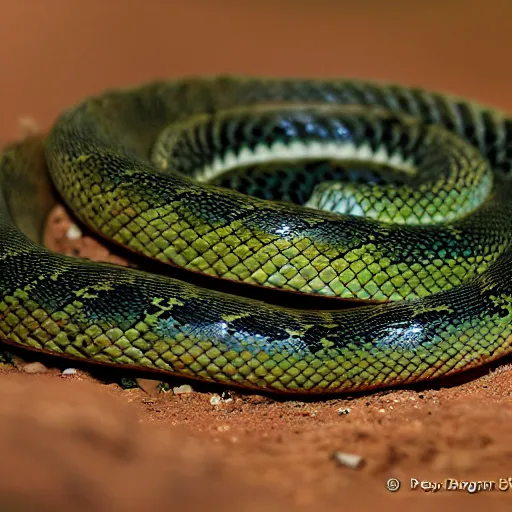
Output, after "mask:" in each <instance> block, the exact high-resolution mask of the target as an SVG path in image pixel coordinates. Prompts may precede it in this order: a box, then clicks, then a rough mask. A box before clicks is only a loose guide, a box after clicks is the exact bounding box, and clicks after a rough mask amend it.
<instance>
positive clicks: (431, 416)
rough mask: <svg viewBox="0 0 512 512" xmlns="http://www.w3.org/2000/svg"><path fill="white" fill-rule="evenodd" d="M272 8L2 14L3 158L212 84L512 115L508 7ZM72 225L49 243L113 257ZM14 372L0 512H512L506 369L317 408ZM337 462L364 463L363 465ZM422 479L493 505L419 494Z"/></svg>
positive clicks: (0, 441) (511, 410)
mask: <svg viewBox="0 0 512 512" xmlns="http://www.w3.org/2000/svg"><path fill="white" fill-rule="evenodd" d="M276 5H277V4H276V2H271V1H270V0H261V1H259V2H236V1H235V0H220V1H218V2H211V0H190V1H188V2H172V1H171V2H161V1H160V0H144V1H142V0H126V1H125V2H123V5H122V8H121V7H120V4H118V3H116V2H110V3H109V2H103V3H102V2H85V3H80V2H69V1H67V0H66V1H65V0H48V1H47V2H39V3H37V2H34V1H32V0H6V1H5V2H4V4H3V5H2V7H3V9H2V11H3V12H2V21H3V23H2V30H1V31H0V42H1V44H0V63H1V69H2V72H1V73H0V90H1V91H2V94H1V99H0V101H1V105H2V116H1V118H0V141H8V140H12V139H14V138H17V137H19V135H20V131H21V132H23V133H25V132H27V131H33V129H34V126H37V127H38V128H39V129H40V130H42V131H44V130H46V129H47V128H48V127H49V126H50V124H51V122H52V121H53V119H54V118H55V116H56V115H57V114H58V113H59V112H60V111H61V110H62V109H64V108H66V107H67V106H68V105H71V104H73V103H74V102H75V101H78V100H79V99H81V98H83V97H85V96H87V95H89V94H92V93H95V92H98V91H101V90H103V89H105V88H107V87H114V86H115V87H117V86H123V85H130V84H133V83H137V82H142V81H147V80H151V79H153V78H158V77H172V76H183V75H190V74H214V73H219V72H229V73H235V74H236V73H240V74H258V75H288V76H292V75H308V76H352V77H361V78H367V79H381V80H387V81H394V82H399V83H405V84H417V85H422V86H425V87H427V88H431V89H438V90H443V91H447V92H453V93H457V94H461V95H464V96H467V97H471V98H475V99H477V100H480V101H482V102H486V103H491V104H494V105H496V106H501V107H504V108H508V109H509V110H510V109H512V95H511V94H510V84H511V83H512V72H511V69H512V67H511V66H510V47H511V45H512V32H511V31H510V19H511V15H512V4H511V3H510V2H509V1H508V0H486V1H483V0H447V1H443V2H437V1H435V0H431V1H429V2H404V1H402V0H389V1H386V2H384V1H375V0H373V1H372V0H365V1H364V2H344V1H343V0H337V1H333V0H318V1H316V2H313V3H311V2H306V1H299V0H295V1H293V2H292V1H291V0H284V1H283V2H281V3H279V7H276ZM27 116H28V117H27ZM32 120H33V121H32ZM20 126H21V130H20V128H19V127H20ZM67 222H68V221H67V220H66V219H65V217H64V216H63V214H62V212H59V211H56V212H55V216H54V217H53V219H52V220H51V222H50V223H49V228H48V233H47V244H48V245H50V246H52V247H53V248H55V249H56V250H60V251H62V252H71V253H77V254H80V255H89V256H90V257H95V258H98V259H105V258H107V257H110V256H109V254H108V251H107V250H106V249H104V248H101V247H98V246H97V245H96V244H95V243H94V242H93V241H91V240H90V239H88V238H78V239H76V240H74V241H72V243H73V245H70V243H71V242H70V240H69V239H68V238H67V236H66V235H67V234H68V227H69V225H68V224H67ZM117 261H118V260H117ZM38 362H42V363H44V366H41V365H40V364H35V363H38ZM14 363H15V366H13V365H12V364H2V365H0V453H1V454H2V456H1V457H0V512H14V511H16V512H49V511H60V510H72V511H77V512H82V511H83V512H86V511H87V512H89V511H97V512H116V511H120V512H121V511H123V512H124V511H131V510H133V511H135V510H137V511H145V510H173V509H176V510H191V511H192V510H198V511H202V510H210V511H216V510H219V511H221V510H222V511H227V510H247V511H252V510H254V511H256V510H266V511H272V510H282V511H286V510H293V511H297V510H306V509H307V510H332V511H338V510H353V509H356V510H359V509H361V510H365V509H368V510H372V509H377V508H378V509H379V510H382V511H385V510H393V511H398V510H419V511H422V510H429V511H430V510H432V507H435V508H436V510H439V511H443V510H451V509H452V508H453V507H456V506H462V507H464V509H465V510H466V511H471V510H480V509H481V508H482V507H483V506H485V507H486V509H487V510H488V511H489V512H490V511H491V510H502V509H505V507H507V506H508V504H509V503H510V500H511V498H512V484H511V488H509V483H508V482H509V480H508V479H509V478H512V429H511V428H510V424H511V420H512V403H511V389H512V387H511V384H512V367H511V366H509V365H507V364H506V362H503V364H500V365H496V366H494V367H493V368H492V369H490V368H489V369H486V370H485V371H484V372H483V373H482V374H481V375H480V376H474V378H472V379H470V380H467V381H466V382H460V381H457V382H455V381H453V380H450V381H449V382H446V383H442V384H439V383H434V384H432V385H431V386H427V387H425V388H423V389H419V388H415V389H407V390H405V389H401V390H391V391H383V392H378V393H372V394H370V395H367V396H357V397H343V398H338V399H331V400H316V401H311V400H307V401H301V400H288V401H284V400H277V399H275V398H269V397H262V396H257V395H245V394H241V393H231V394H230V395H227V397H224V396H222V397H220V396H219V395H221V394H222V392H223V391H224V390H223V389H218V388H216V389H204V388H202V387H200V386H198V385H196V384H194V383H192V388H193V391H192V392H190V393H183V394H174V393H157V392H156V389H155V386H156V383H155V382H153V381H147V380H146V381H141V382H140V384H141V385H142V387H143V388H144V389H145V391H144V390H143V389H122V388H121V386H120V385H119V384H117V380H118V378H117V377H116V379H117V380H116V381H113V380H112V378H111V377H110V373H109V372H108V371H105V370H101V371H100V370H95V369H92V368H91V367H83V368H80V369H79V370H78V371H76V372H65V373H70V374H69V375H65V374H64V373H63V371H64V370H65V369H66V366H67V365H69V363H66V362H62V361H59V360H57V359H52V358H44V359H43V358H40V357H38V356H37V355H34V354H29V353H26V352H19V353H18V352H16V354H15V358H14ZM116 375H118V377H119V374H116ZM120 376H123V375H122V374H120ZM181 384H183V383H182V382H176V383H172V386H179V385H181ZM339 453H348V454H352V455H356V456H357V458H356V459H354V458H352V463H353V465H352V467H348V466H346V465H343V464H340V462H338V461H337V459H336V454H339ZM392 478H395V479H399V480H400V481H401V487H400V489H399V490H398V491H396V492H391V491H389V490H387V488H386V485H387V484H386V483H387V481H388V480H389V479H392ZM411 479H416V480H417V481H425V482H427V483H428V482H434V483H440V484H443V485H444V484H445V483H446V479H452V480H460V481H468V482H477V481H484V482H489V481H491V482H493V484H492V487H493V490H492V491H489V492H487V491H481V492H477V493H470V492H468V490H467V489H466V490H460V491H448V490H446V489H445V488H441V489H438V488H437V487H435V489H438V490H437V491H436V492H433V491H432V490H429V491H427V490H422V489H418V488H417V489H415V490H411ZM414 481H415V480H414ZM452 484H453V482H452ZM425 487H427V485H426V484H425ZM500 489H503V490H500Z"/></svg>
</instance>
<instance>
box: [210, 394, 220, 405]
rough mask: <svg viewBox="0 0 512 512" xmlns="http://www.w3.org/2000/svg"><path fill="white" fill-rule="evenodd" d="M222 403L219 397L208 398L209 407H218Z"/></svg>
mask: <svg viewBox="0 0 512 512" xmlns="http://www.w3.org/2000/svg"><path fill="white" fill-rule="evenodd" d="M221 402H222V398H221V397H220V396H219V395H213V396H212V397H211V398H210V404H211V405H219V404H220V403H221Z"/></svg>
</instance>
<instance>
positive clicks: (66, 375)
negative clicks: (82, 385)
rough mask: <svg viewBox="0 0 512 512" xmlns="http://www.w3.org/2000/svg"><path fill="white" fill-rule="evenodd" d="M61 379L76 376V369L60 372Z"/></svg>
mask: <svg viewBox="0 0 512 512" xmlns="http://www.w3.org/2000/svg"><path fill="white" fill-rule="evenodd" d="M62 375H63V377H72V376H73V375H76V368H66V369H65V370H62Z"/></svg>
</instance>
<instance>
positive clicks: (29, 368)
mask: <svg viewBox="0 0 512 512" xmlns="http://www.w3.org/2000/svg"><path fill="white" fill-rule="evenodd" d="M23 371H24V372H25V373H46V372H47V371H48V368H46V366H45V365H44V364H43V363H39V362H37V361H36V362H34V363H28V364H26V365H25V366H24V367H23Z"/></svg>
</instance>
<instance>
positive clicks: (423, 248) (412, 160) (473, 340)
mask: <svg viewBox="0 0 512 512" xmlns="http://www.w3.org/2000/svg"><path fill="white" fill-rule="evenodd" d="M44 153H45V158H43V157H42V156H41V150H40V146H38V144H37V143H34V142H31V141H26V142H24V143H20V144H17V145H12V146H10V147H8V148H6V149H5V150H4V152H3V154H2V156H1V159H0V189H1V191H2V201H1V204H0V232H1V236H0V258H1V266H0V294H1V296H0V315H1V316H0V334H1V337H2V338H3V339H4V340H5V341H7V342H9V343H13V344H17V345H22V346H24V347H27V348H30V349H34V350H42V351H45V352H49V353H53V354H57V355H61V356H64V357H71V358H82V359H83V358H85V359H87V360H90V361H95V362H98V363H105V364H115V365H125V366H131V367H141V368H144V369H150V370H157V371H163V372H168V373H170V374H176V375H183V376H186V377H191V378H196V379H202V380H206V381H214V382H220V383H225V384H231V385H237V386H243V387H249V388H255V389H267V390H275V391H279V392H310V393H322V392H329V393H332V392H341V391H353V390H367V389H373V388H377V387H382V386H391V385H397V384H406V383H411V382H415V381H422V380H426V379H432V378H434V377H438V376H441V375H446V374H451V373H453V372H457V371H461V370H465V369H467V368H471V367H475V366H477V365H480V364H482V363H485V362H487V361H491V360H494V359H496V358H498V357H500V356H502V355H504V354H506V353H508V352H509V351H510V343H511V340H512V338H511V334H512V324H511V318H512V280H511V277H512V261H511V257H512V247H511V233H512V226H511V222H512V215H511V213H512V212H511V209H512V208H511V207H512V200H511V197H512V195H511V190H510V187H511V185H510V182H509V178H508V174H509V173H510V169H511V162H512V124H511V121H510V119H508V118H507V117H506V116H504V115H502V114H500V113H499V112H497V111H494V110H490V109H487V108H483V107H479V106H476V105H473V104H471V103H469V102H466V101H464V100H458V99H453V98H449V97H447V96H444V95H441V94H436V93H429V92H425V91H422V90H419V89H411V88H405V87H400V86H393V85H378V84H373V83H363V82H357V81H334V80H332V81H327V80H303V79H258V78H254V79H253V78H234V77H215V78H204V79H184V80H181V81H174V82H156V83H151V84H148V85H144V86H141V87H138V88H134V89H127V90H120V91H108V92H106V93H104V94H103V95H100V96H98V97H94V98H91V99H87V100H86V101H84V102H83V103H81V104H79V105H78V106H76V107H74V108H72V109H70V110H68V111H66V112H65V113H63V114H62V115H61V117H60V118H59V119H58V120H57V122H56V123H55V125H54V126H53V128H52V129H51V131H50V133H49V134H48V136H47V137H46V139H45V140H44ZM47 170H48V171H49V173H50V175H51V177H52V180H53V183H54V184H55V186H56V189H57V190H58V191H59V193H60V194H61V195H62V197H63V198H64V199H65V202H66V203H67V204H68V206H69V207H71V208H72V209H73V210H74V212H75V214H76V216H77V217H78V218H79V219H80V220H81V221H83V222H84V223H86V224H87V225H88V226H90V227H91V229H93V230H94V231H96V232H97V233H98V234H100V235H101V236H103V237H105V238H108V239H110V240H112V241H113V242H115V243H118V244H123V245H125V246H126V247H128V248H129V249H131V250H132V251H135V252H138V253H141V254H144V255H146V256H148V257H150V258H153V260H159V261H160V262H164V263H170V264H171V265H175V266H179V267H183V268H185V269H188V270H191V271H194V272H195V273H198V272H199V273H203V274H209V275H211V276H216V277H220V278H223V279H225V280H226V281H223V282H225V283H226V287H225V290H223V291H219V290H216V289H213V290H211V289H207V288H203V287H201V286H199V285H198V284H191V283H189V282H186V281H185V280H182V279H176V278H171V277H168V276H165V275H161V274H153V273H148V272H146V271H144V270H140V269H129V268H123V267H120V266H116V265H112V264H101V263H95V262H91V261H88V260H80V259H75V258H71V257H68V256H63V255H57V254H55V253H53V252H50V251H48V250H46V249H45V248H43V247H42V246H41V245H40V244H39V243H38V242H39V240H40V231H41V226H42V220H43V218H44V214H45V213H46V211H47V205H48V203H47V200H46V196H47V192H48V181H47ZM226 183H229V184H231V185H234V186H235V187H236V188H238V190H228V189H227V188H225V187H224V185H226ZM248 194H251V195H248ZM269 199H271V200H269ZM290 201H295V202H296V203H299V204H293V203H292V202H290ZM21 230H23V231H24V232H25V233H26V234H23V233H22V231H21ZM185 273H186V272H185ZM205 279H207V278H205ZM214 281H217V280H214ZM234 281H238V282H243V283H248V284H252V285H256V286H260V287H261V286H263V287H274V288H279V289H282V290H288V291H294V292H296V293H297V294H301V293H302V294H303V293H309V294H316V295H324V296H332V297H335V296H337V297H341V298H345V299H355V300H357V301H361V300H363V301H365V300H366V301H369V302H368V304H363V305H360V304H358V306H361V307H355V306H354V307H350V308H348V309H346V308H345V309H342V308H340V307H339V303H340V301H339V300H335V299H333V300H332V301H331V300H327V302H328V304H329V305H330V306H329V307H328V308H327V309H320V308H318V309H314V308H317V304H316V302H315V301H314V300H313V298H312V299H311V306H310V307H311V309H308V308H307V307H306V308H304V307H303V308H302V309H298V308H295V309H293V308H291V307H289V306H286V307H285V306H283V305H282V304H279V303H277V304H274V303H272V301H270V302H264V301H262V300H261V299H254V298H251V297H250V293H248V295H249V297H246V296H240V295H235V294H233V293H229V291H230V287H231V286H235V287H236V285H234V284H233V285H232V284H230V283H233V282H234ZM240 287H241V288H244V290H246V291H248V292H250V290H251V289H252V288H253V287H250V286H244V285H239V288H240ZM275 294H276V297H284V295H287V294H283V293H281V292H278V291H276V292H275ZM301 297H303V296H301ZM277 302H279V298H278V299H277Z"/></svg>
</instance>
